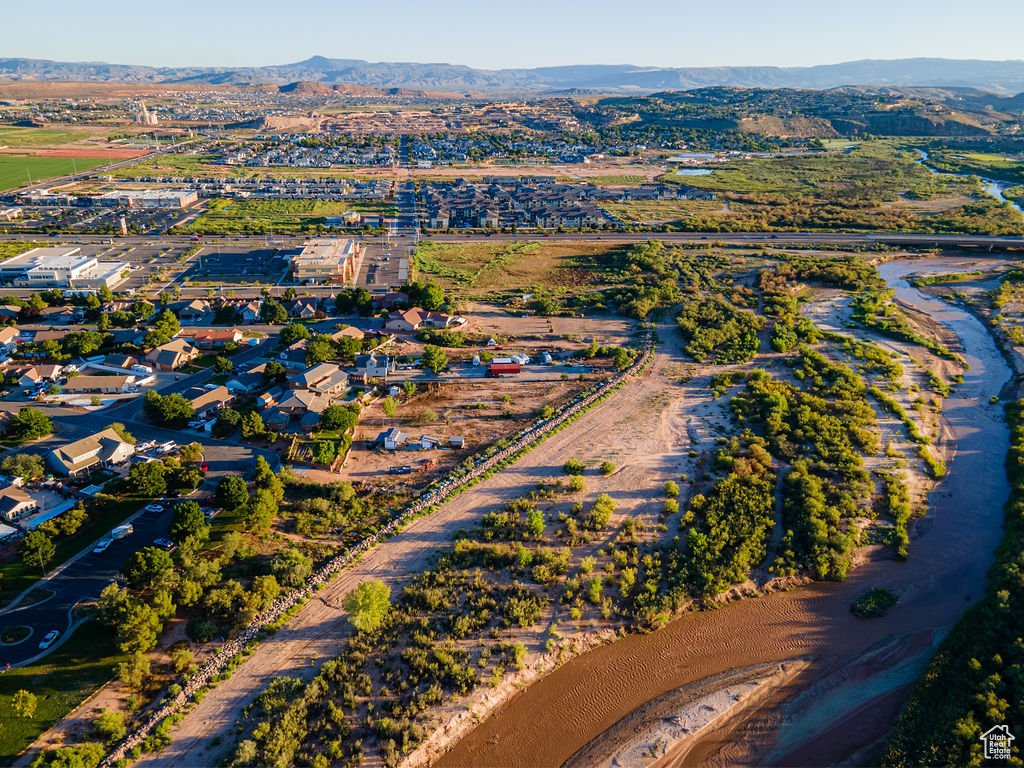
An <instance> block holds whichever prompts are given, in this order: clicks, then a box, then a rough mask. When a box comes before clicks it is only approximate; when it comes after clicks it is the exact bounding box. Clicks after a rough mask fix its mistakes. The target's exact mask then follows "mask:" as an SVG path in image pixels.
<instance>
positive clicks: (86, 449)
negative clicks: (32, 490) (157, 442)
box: [47, 429, 135, 477]
mask: <svg viewBox="0 0 1024 768" xmlns="http://www.w3.org/2000/svg"><path fill="white" fill-rule="evenodd" d="M134 454H135V446H134V445H132V444H131V443H126V442H125V441H124V440H122V439H121V436H120V435H119V434H117V432H115V431H114V430H113V429H104V430H103V431H102V432H97V433H96V434H95V435H90V436H89V437H83V438H82V439H81V440H76V441H75V442H73V443H67V444H65V445H62V446H60V447H59V448H55V449H54V450H52V451H50V453H49V454H48V456H47V459H48V461H49V462H50V466H51V467H53V469H54V470H56V471H57V472H58V473H60V474H62V475H69V476H71V477H75V476H77V475H80V474H82V473H83V472H88V471H89V470H90V469H92V468H94V467H99V466H103V467H109V466H112V465H115V464H122V463H124V462H125V461H127V460H128V459H130V458H131V457H132V456H133V455H134Z"/></svg>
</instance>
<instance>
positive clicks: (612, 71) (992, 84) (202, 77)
mask: <svg viewBox="0 0 1024 768" xmlns="http://www.w3.org/2000/svg"><path fill="white" fill-rule="evenodd" d="M0 80H8V81H10V80H15V81H61V80H63V81H77V82H121V83H196V84H209V85H239V86H241V85H256V84H273V85H282V84H287V83H293V82H296V81H310V82H320V83H333V84H340V83H344V84H348V85H354V86H371V87H376V88H415V89H422V90H433V91H473V92H488V91H489V92H546V91H547V92H550V91H592V92H635V93H651V92H654V91H663V90H687V89H691V88H701V87H706V86H747V87H760V88H810V89H824V88H834V87H838V86H844V85H873V86H937V87H963V88H980V89H984V90H989V91H993V92H996V93H1004V94H1012V93H1019V92H1021V91H1024V61H1020V60H1015V61H984V60H958V59H938V58H920V59H894V60H863V61H850V62H844V63H841V64H825V65H819V66H811V67H642V66H633V65H627V64H622V65H619V64H612V65H597V64H588V65H575V66H560V67H537V68H533V69H493V70H489V69H474V68H472V67H467V66H462V65H458V64H418V63H411V62H368V61H362V60H359V59H330V58H326V57H323V56H313V57H312V58H309V59H306V60H305V61H300V62H297V63H294V64H282V65H272V66H263V67H148V66H135V65H126V64H106V63H103V62H60V61H47V60H43V59H13V58H8V59H0Z"/></svg>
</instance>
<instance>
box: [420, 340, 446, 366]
mask: <svg viewBox="0 0 1024 768" xmlns="http://www.w3.org/2000/svg"><path fill="white" fill-rule="evenodd" d="M421 359H422V363H423V367H424V368H426V369H427V370H428V371H433V372H434V373H440V372H441V371H443V370H444V369H445V367H446V366H447V365H448V355H446V354H445V351H444V350H443V349H441V348H440V347H435V346H434V345H433V344H427V345H426V346H424V347H423V357H422V358H421Z"/></svg>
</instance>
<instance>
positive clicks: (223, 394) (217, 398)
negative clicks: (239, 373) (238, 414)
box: [185, 387, 235, 421]
mask: <svg viewBox="0 0 1024 768" xmlns="http://www.w3.org/2000/svg"><path fill="white" fill-rule="evenodd" d="M185 397H188V398H189V402H190V403H191V405H192V410H193V411H195V414H196V415H195V418H197V419H201V420H204V421H205V420H206V419H210V418H213V417H214V416H216V415H217V412H218V411H220V410H221V409H223V408H226V407H227V406H228V405H230V404H231V402H232V401H233V400H234V399H235V396H234V395H233V394H231V392H230V390H228V388H227V387H217V388H216V389H210V390H203V389H200V390H198V392H197V391H195V390H189V391H188V392H186V393H185Z"/></svg>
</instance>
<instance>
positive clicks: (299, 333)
mask: <svg viewBox="0 0 1024 768" xmlns="http://www.w3.org/2000/svg"><path fill="white" fill-rule="evenodd" d="M309 336H310V333H309V328H307V327H306V326H304V325H303V324H302V323H292V324H291V325H288V326H285V327H284V328H282V329H281V333H280V335H279V336H278V338H279V339H280V340H281V346H284V347H290V346H291V345H292V344H294V343H295V342H296V341H302V340H303V339H308V338H309Z"/></svg>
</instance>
